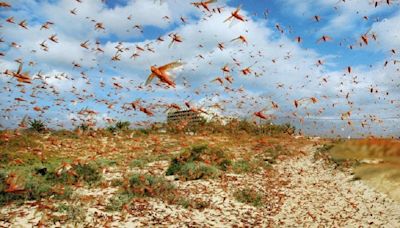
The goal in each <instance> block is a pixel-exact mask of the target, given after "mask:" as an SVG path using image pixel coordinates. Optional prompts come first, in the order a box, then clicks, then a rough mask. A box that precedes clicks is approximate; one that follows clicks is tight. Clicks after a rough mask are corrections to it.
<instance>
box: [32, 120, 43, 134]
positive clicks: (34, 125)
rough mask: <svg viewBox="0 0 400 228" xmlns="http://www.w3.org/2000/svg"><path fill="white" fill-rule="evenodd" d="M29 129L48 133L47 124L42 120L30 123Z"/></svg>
mask: <svg viewBox="0 0 400 228" xmlns="http://www.w3.org/2000/svg"><path fill="white" fill-rule="evenodd" d="M29 129H31V130H33V131H36V132H39V133H43V132H45V131H46V124H45V123H44V122H43V121H42V120H36V119H35V120H32V121H29Z"/></svg>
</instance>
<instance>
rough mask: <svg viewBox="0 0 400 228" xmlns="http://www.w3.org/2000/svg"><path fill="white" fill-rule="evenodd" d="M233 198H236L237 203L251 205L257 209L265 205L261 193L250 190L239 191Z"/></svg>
mask: <svg viewBox="0 0 400 228" xmlns="http://www.w3.org/2000/svg"><path fill="white" fill-rule="evenodd" d="M233 196H234V197H235V198H236V200H237V201H239V202H241V203H246V204H250V205H253V206H255V207H259V206H261V205H262V204H263V197H262V195H261V194H260V193H259V192H257V191H255V190H253V189H250V188H245V189H241V190H238V191H236V192H235V193H234V194H233Z"/></svg>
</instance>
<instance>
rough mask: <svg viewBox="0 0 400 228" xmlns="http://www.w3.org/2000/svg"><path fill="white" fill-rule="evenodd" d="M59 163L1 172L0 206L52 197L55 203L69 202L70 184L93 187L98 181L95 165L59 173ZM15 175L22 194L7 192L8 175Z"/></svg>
mask: <svg viewBox="0 0 400 228" xmlns="http://www.w3.org/2000/svg"><path fill="white" fill-rule="evenodd" d="M59 163H60V161H59V160H53V161H47V162H46V163H44V164H42V163H41V162H40V163H39V162H37V161H36V162H34V161H31V162H30V163H29V162H26V163H25V164H24V166H9V167H6V168H5V169H4V170H0V205H4V204H7V203H11V202H13V201H22V200H39V199H42V198H48V197H50V196H54V197H55V198H56V199H68V198H70V196H71V195H72V189H71V187H70V186H68V185H69V184H75V183H77V182H78V181H84V182H86V183H87V184H93V183H96V182H98V181H99V180H100V179H101V173H100V172H99V169H98V167H97V165H96V164H94V163H88V164H71V167H70V168H69V169H68V170H64V171H62V172H58V171H59V170H60V168H61V167H60V165H59ZM6 170H7V171H6ZM11 172H12V173H15V175H17V177H18V178H17V179H16V181H17V182H18V183H17V184H18V186H22V187H23V191H19V192H6V189H7V188H8V185H7V182H6V180H7V173H11Z"/></svg>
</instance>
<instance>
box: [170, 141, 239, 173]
mask: <svg viewBox="0 0 400 228" xmlns="http://www.w3.org/2000/svg"><path fill="white" fill-rule="evenodd" d="M231 164H232V162H231V160H230V156H229V155H228V154H227V153H225V152H224V151H223V150H222V149H219V148H209V147H208V146H207V145H198V146H193V147H191V148H190V149H187V150H185V151H184V152H182V153H181V154H180V155H178V156H177V157H176V158H174V159H172V161H171V163H170V166H169V167H168V169H167V172H166V175H175V174H178V175H181V176H182V177H184V179H186V180H197V179H201V178H210V177H217V176H218V175H219V170H222V171H226V170H227V169H228V167H230V166H231Z"/></svg>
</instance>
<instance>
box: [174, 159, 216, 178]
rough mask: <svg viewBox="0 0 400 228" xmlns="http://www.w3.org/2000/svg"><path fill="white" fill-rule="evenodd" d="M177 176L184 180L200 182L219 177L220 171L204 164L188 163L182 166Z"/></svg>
mask: <svg viewBox="0 0 400 228" xmlns="http://www.w3.org/2000/svg"><path fill="white" fill-rule="evenodd" d="M176 174H178V175H179V176H180V177H181V178H183V179H184V180H199V179H208V178H215V177H218V176H219V175H220V170H219V169H218V168H216V167H215V166H212V165H207V164H205V163H202V162H188V163H185V164H184V165H182V166H181V167H180V169H179V171H178V172H177V173H176Z"/></svg>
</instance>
